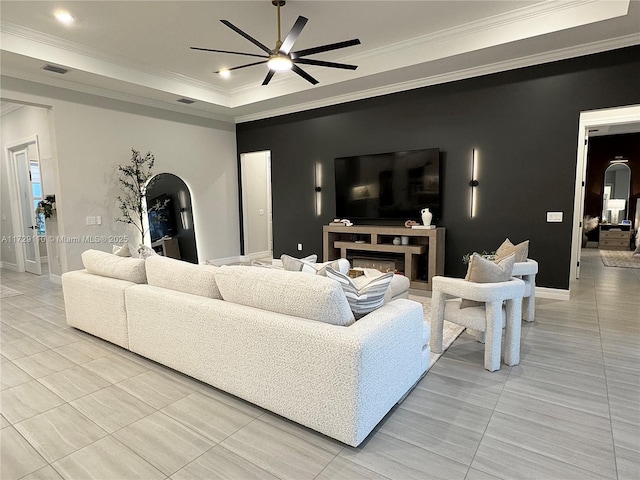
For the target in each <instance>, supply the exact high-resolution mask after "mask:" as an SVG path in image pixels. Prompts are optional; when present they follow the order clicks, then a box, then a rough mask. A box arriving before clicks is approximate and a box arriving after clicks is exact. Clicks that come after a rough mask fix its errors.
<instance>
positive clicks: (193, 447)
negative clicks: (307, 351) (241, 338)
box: [0, 250, 640, 480]
mask: <svg viewBox="0 0 640 480" xmlns="http://www.w3.org/2000/svg"><path fill="white" fill-rule="evenodd" d="M2 283H3V284H4V285H5V286H8V287H10V288H13V289H15V290H18V291H20V292H23V293H24V294H23V295H19V296H15V297H9V298H5V299H3V300H2V310H1V327H2V338H1V340H2V342H1V348H0V354H1V357H0V360H1V361H2V364H1V365H0V368H1V378H2V391H1V393H0V395H1V396H0V413H1V414H2V416H1V417H0V421H1V425H0V428H1V429H2V430H1V449H2V451H1V458H0V460H1V463H2V467H1V472H0V477H1V478H2V479H3V480H12V479H20V478H23V479H58V480H59V479H60V478H65V479H82V480H84V479H90V478H96V479H103V480H107V479H114V480H116V479H117V480H120V479H134V478H143V479H155V478H158V479H166V478H171V479H172V480H186V479H198V478H201V479H214V478H224V479H263V478H264V479H276V478H281V479H295V480H302V479H314V478H317V479H322V480H327V479H345V480H357V479H385V478H388V479H402V480H408V479H431V478H443V479H465V478H466V479H468V480H474V479H495V478H503V479H517V478H532V479H545V480H551V479H591V478H593V479H616V478H617V479H621V480H622V479H638V478H640V460H639V459H640V371H639V369H638V366H639V364H640V348H639V347H640V270H631V269H622V268H619V269H616V268H607V267H604V266H603V265H602V262H601V261H600V259H599V256H598V253H597V251H596V250H585V251H584V257H583V268H582V277H581V279H580V281H579V282H578V283H577V285H576V287H575V291H574V293H573V296H572V299H571V300H570V301H555V300H545V299H539V301H538V302H537V313H536V321H535V322H534V323H532V324H528V323H525V324H524V326H523V332H522V338H523V341H522V361H521V364H520V365H519V366H517V367H513V368H511V367H506V366H503V367H502V369H501V370H500V371H498V372H495V373H489V372H487V371H486V370H484V369H483V368H482V356H483V347H482V345H480V344H478V343H476V342H475V341H474V340H473V339H472V338H471V337H469V336H467V335H466V334H463V335H462V336H461V337H460V338H459V339H458V340H456V342H455V343H454V344H453V345H452V347H451V348H450V349H449V350H448V351H447V352H446V353H445V354H444V355H443V356H442V357H441V358H440V360H439V361H438V362H437V363H436V364H435V366H434V367H433V368H432V370H431V371H430V372H429V374H428V375H427V376H426V377H425V378H424V379H423V380H422V381H421V382H420V384H419V385H418V386H417V388H416V389H415V390H414V391H413V392H412V393H411V394H410V395H409V396H408V398H407V399H406V400H405V401H404V403H402V404H401V405H400V406H398V407H396V408H395V409H394V410H393V411H392V412H391V413H390V414H389V415H388V416H387V417H386V418H385V420H383V422H381V423H380V425H379V426H378V427H377V429H376V430H375V431H374V433H372V434H371V435H370V436H369V438H367V440H366V441H365V442H364V443H363V444H362V445H361V446H360V447H358V448H351V447H347V446H344V445H343V444H341V443H339V442H336V441H334V440H332V439H329V438H327V437H324V436H322V435H319V434H317V433H315V432H313V431H311V430H308V429H306V428H303V427H300V426H298V425H296V424H294V423H292V422H289V421H288V420H286V419H283V418H280V417H278V416H276V415H273V414H271V413H269V412H266V411H264V410H262V409H260V408H257V407H255V406H253V405H251V404H248V403H246V402H243V401H242V400H239V399H237V398H235V397H232V396H230V395H227V394H225V393H223V392H220V391H218V390H216V389H213V388H211V387H208V386H206V385H204V384H202V383H200V382H197V381H194V380H192V379H190V378H188V377H186V376H184V375H181V374H179V373H176V372H174V371H172V370H169V369H167V368H165V367H163V366H161V365H158V364H156V363H153V362H150V361H148V360H146V359H144V358H142V357H139V356H137V355H135V354H132V353H130V352H127V351H125V350H123V349H121V348H119V347H116V346H113V345H111V344H109V343H107V342H104V341H102V340H100V339H96V338H94V337H92V336H90V335H87V334H85V333H83V332H80V331H77V330H74V329H71V328H67V326H66V323H65V319H64V310H63V307H64V305H63V299H62V293H61V289H60V287H58V286H55V285H52V284H51V283H49V282H48V280H47V279H46V278H45V277H35V276H33V275H29V274H17V273H14V272H10V271H6V270H3V271H2Z"/></svg>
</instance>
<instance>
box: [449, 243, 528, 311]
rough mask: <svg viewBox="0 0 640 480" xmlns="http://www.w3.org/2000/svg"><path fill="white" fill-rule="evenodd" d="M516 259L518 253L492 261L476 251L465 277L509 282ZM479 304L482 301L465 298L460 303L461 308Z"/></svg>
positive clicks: (477, 281) (481, 280) (489, 281)
mask: <svg viewBox="0 0 640 480" xmlns="http://www.w3.org/2000/svg"><path fill="white" fill-rule="evenodd" d="M515 259H516V255H515V253H512V254H511V255H509V256H508V257H505V258H502V259H499V260H496V261H495V262H492V261H491V260H487V259H485V258H482V256H481V255H478V254H477V253H474V254H473V255H471V260H470V261H469V268H468V269H467V275H466V277H464V279H465V280H467V281H469V282H475V283H498V282H508V281H509V280H510V279H511V272H513V264H514V263H515ZM478 305H482V303H481V302H476V301H475V300H467V299H465V298H463V299H462V303H460V308H467V307H476V306H478Z"/></svg>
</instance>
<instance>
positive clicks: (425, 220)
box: [420, 208, 433, 227]
mask: <svg viewBox="0 0 640 480" xmlns="http://www.w3.org/2000/svg"><path fill="white" fill-rule="evenodd" d="M420 215H421V216H422V224H423V225H424V226H425V227H428V226H429V225H431V219H432V218H433V214H432V213H431V212H430V211H429V209H428V208H423V209H422V210H420Z"/></svg>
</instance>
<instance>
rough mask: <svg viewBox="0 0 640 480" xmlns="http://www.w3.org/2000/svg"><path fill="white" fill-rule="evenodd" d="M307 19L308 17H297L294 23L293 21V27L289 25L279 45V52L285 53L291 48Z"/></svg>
mask: <svg viewBox="0 0 640 480" xmlns="http://www.w3.org/2000/svg"><path fill="white" fill-rule="evenodd" d="M308 21H309V19H308V18H305V17H298V19H297V20H296V23H294V24H293V27H291V31H290V32H289V33H288V34H287V36H286V37H285V38H284V41H283V42H282V46H281V47H280V52H282V53H285V54H287V53H289V52H290V51H291V49H292V48H293V44H294V43H296V40H297V39H298V37H299V36H300V32H302V29H303V28H304V26H305V25H306V24H307V22H308Z"/></svg>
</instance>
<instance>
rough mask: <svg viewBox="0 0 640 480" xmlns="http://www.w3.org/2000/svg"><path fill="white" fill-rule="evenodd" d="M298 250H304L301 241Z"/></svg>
mask: <svg viewBox="0 0 640 480" xmlns="http://www.w3.org/2000/svg"><path fill="white" fill-rule="evenodd" d="M298 251H299V252H301V251H302V244H301V243H299V244H298Z"/></svg>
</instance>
